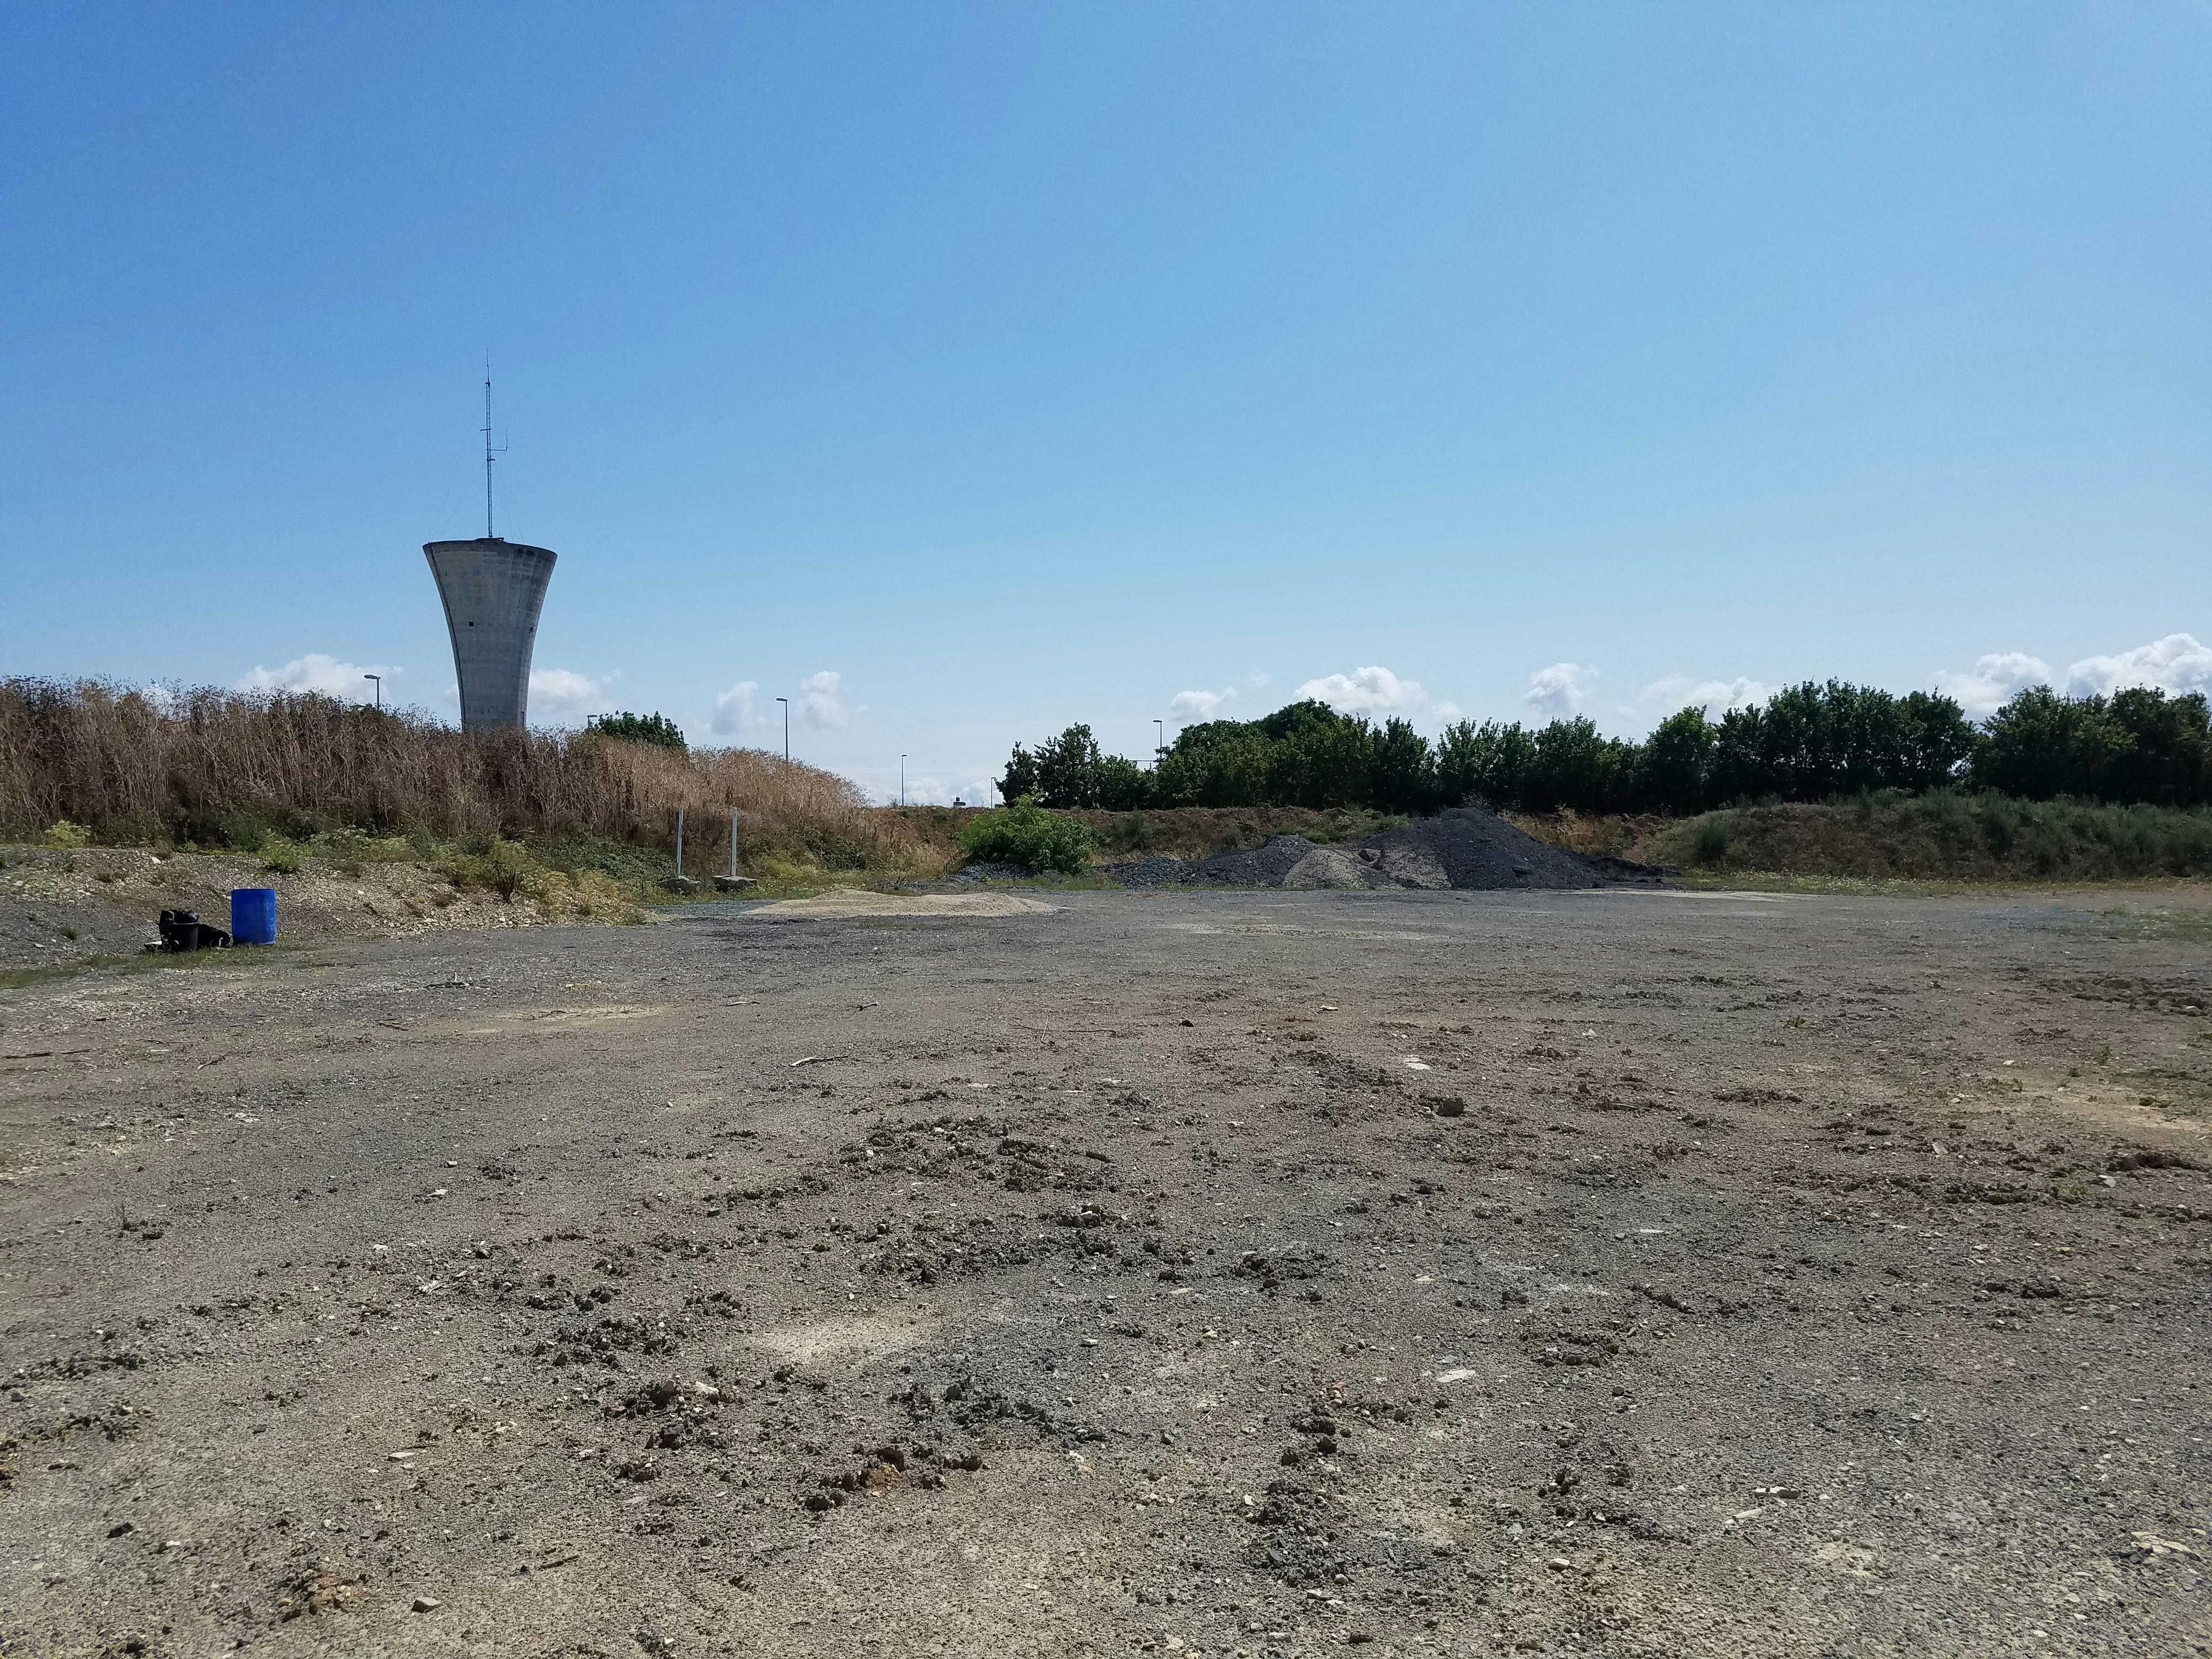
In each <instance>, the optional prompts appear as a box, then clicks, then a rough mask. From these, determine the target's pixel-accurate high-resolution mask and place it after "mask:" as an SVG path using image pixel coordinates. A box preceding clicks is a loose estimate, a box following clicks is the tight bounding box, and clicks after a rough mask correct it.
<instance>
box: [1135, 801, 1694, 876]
mask: <svg viewBox="0 0 2212 1659" xmlns="http://www.w3.org/2000/svg"><path fill="white" fill-rule="evenodd" d="M1107 873H1108V874H1109V875H1111V876H1113V877H1115V878H1116V879H1117V880H1119V881H1121V882H1122V883H1124V884H1126V885H1128V886H1132V887H1170V886H1200V887H1350V888H1385V887H1413V888H1428V889H1439V890H1440V889H1444V888H1493V889H1494V888H1500V887H1550V888H1557V887H1603V886H1609V885H1613V884H1620V883H1629V884H1638V885H1651V884H1656V882H1657V881H1658V880H1659V878H1660V875H1661V872H1659V871H1658V870H1656V869H1654V868H1652V867H1650V866H1647V865H1640V864H1626V863H1624V862H1622V861H1621V860H1619V859H1592V858H1585V857H1583V855H1582V854H1579V853H1570V852H1568V851H1567V850H1566V849H1565V848H1559V847H1553V846H1551V845H1549V844H1548V843H1547V842H1541V841H1538V840H1537V839H1536V838H1535V837H1534V836H1531V835H1528V834H1527V833H1526V832H1525V831H1522V830H1520V829H1515V828H1514V827H1513V826H1512V825H1511V824H1510V823H1506V822H1505V820H1504V819H1503V818H1500V817H1494V816H1492V814H1491V813H1488V812H1485V811H1480V810H1478V809H1477V808H1474V807H1471V806H1462V807H1455V808H1453V809H1452V810H1450V811H1445V812H1439V813H1438V814H1437V816H1436V817H1432V818H1426V819H1424V820H1423V821H1422V822H1420V823H1413V824H1408V825H1407V826H1406V827H1405V828H1404V829H1389V830H1386V831H1384V832H1383V834H1381V835H1379V836H1369V837H1368V838H1367V839H1366V840H1364V841H1362V842H1352V843H1349V844H1345V845H1324V844H1321V843H1317V842H1310V841H1308V840H1307V839H1306V838H1305V837H1304V836H1276V837H1275V838H1274V839H1273V840H1272V841H1270V842H1267V845H1265V846H1264V847H1256V848H1250V849H1249V850H1247V851H1241V852H1235V853H1217V854H1213V855H1212V857H1210V858H1203V859H1194V860H1188V862H1186V861H1182V860H1175V859H1164V858H1148V859H1141V860H1135V861H1134V862H1133V863H1129V864H1120V865H1109V866H1107Z"/></svg>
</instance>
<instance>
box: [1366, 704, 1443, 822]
mask: <svg viewBox="0 0 2212 1659" xmlns="http://www.w3.org/2000/svg"><path fill="white" fill-rule="evenodd" d="M1369 752H1370V760H1369V763H1368V778H1369V804H1370V805H1373V806H1375V807H1376V808H1378V809H1380V810H1381V811H1385V812H1426V811H1432V810H1433V809H1434V808H1435V806H1436V805H1437V762H1436V757H1435V756H1434V755H1432V754H1431V753H1430V752H1429V740H1428V739H1427V738H1425V737H1423V736H1422V735H1421V734H1420V733H1419V732H1416V731H1415V730H1413V726H1412V724H1411V722H1409V721H1407V720H1400V719H1398V718H1396V717H1395V716H1394V717H1392V718H1391V719H1390V720H1386V721H1385V722H1384V723H1383V729H1382V730H1381V731H1379V732H1376V733H1374V735H1373V737H1372V738H1371V739H1370V743H1369Z"/></svg>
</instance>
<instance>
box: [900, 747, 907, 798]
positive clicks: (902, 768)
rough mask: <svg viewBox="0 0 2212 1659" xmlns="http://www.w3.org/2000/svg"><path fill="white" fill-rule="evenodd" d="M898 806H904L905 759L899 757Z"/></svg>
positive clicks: (902, 756)
mask: <svg viewBox="0 0 2212 1659" xmlns="http://www.w3.org/2000/svg"><path fill="white" fill-rule="evenodd" d="M899 805H901V806H903V805H906V757H905V756H904V755H901V756H900V757H899Z"/></svg>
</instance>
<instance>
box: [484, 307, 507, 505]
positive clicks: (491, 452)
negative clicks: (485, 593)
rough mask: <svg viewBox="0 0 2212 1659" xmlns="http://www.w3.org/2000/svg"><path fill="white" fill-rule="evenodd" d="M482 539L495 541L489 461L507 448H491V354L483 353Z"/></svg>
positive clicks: (502, 446)
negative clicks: (492, 522)
mask: <svg viewBox="0 0 2212 1659" xmlns="http://www.w3.org/2000/svg"><path fill="white" fill-rule="evenodd" d="M483 441H484V539H485V540H486V541H488V542H489V541H496V540H497V539H498V538H497V537H495V536H494V535H493V534H492V531H491V460H492V457H493V456H495V455H504V454H506V453H507V446H506V445H505V444H501V446H500V447H498V448H497V449H494V448H493V447H491V354H490V353H489V351H487V352H486V353H484V423H483Z"/></svg>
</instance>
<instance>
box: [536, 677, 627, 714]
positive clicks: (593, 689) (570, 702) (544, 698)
mask: <svg viewBox="0 0 2212 1659" xmlns="http://www.w3.org/2000/svg"><path fill="white" fill-rule="evenodd" d="M620 678H622V674H621V671H619V670H617V671H615V672H614V673H611V674H605V675H601V676H600V677H599V678H596V679H595V678H592V676H591V675H589V674H580V673H578V672H577V671H575V670H574V669H573V668H533V669H532V670H531V671H530V712H531V714H532V715H534V716H535V717H536V718H537V719H538V721H539V722H540V723H541V724H544V723H546V722H548V721H555V722H557V721H560V720H582V719H585V718H586V717H587V716H589V715H592V714H606V713H608V712H609V711H611V709H612V708H614V706H615V705H614V700H613V698H612V697H611V696H609V695H608V691H609V688H611V686H612V685H613V684H614V683H615V682H616V681H617V680H618V679H620Z"/></svg>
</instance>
